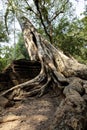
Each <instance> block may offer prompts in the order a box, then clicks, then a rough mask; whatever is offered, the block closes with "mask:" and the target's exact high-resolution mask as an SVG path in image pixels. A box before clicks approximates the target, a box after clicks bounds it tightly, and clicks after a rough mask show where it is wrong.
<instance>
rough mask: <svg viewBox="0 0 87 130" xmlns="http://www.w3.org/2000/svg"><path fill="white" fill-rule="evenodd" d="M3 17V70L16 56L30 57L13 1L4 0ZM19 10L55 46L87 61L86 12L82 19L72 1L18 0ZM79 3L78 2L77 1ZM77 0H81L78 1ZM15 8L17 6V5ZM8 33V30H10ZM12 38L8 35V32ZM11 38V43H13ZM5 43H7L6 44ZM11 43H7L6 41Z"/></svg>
mask: <svg viewBox="0 0 87 130" xmlns="http://www.w3.org/2000/svg"><path fill="white" fill-rule="evenodd" d="M1 2H2V10H0V12H1V16H0V17H1V20H0V23H1V24H0V30H1V31H0V65H1V67H0V70H2V69H3V68H4V67H5V66H6V65H8V64H9V63H10V62H11V61H12V60H13V59H20V58H29V57H28V54H27V53H25V52H26V48H25V46H24V40H23V36H22V34H21V32H20V31H19V32H18V31H17V27H16V25H17V19H16V14H15V12H14V9H13V7H12V6H13V5H12V3H13V0H9V1H6V0H5V1H4V3H3V1H2V0H1ZM15 2H17V3H18V8H19V10H20V11H22V12H23V13H24V15H25V16H27V17H28V18H29V19H30V20H31V21H32V23H33V24H34V25H35V27H36V28H37V30H38V32H39V33H41V34H42V35H43V36H44V37H45V38H46V39H48V40H49V41H50V42H51V44H53V45H54V46H55V47H56V48H60V49H61V50H62V51H63V52H64V53H65V54H66V55H68V56H73V57H75V58H76V59H77V60H78V61H80V62H81V63H85V64H86V63H87V59H86V57H87V31H86V30H87V14H86V4H85V6H84V8H85V10H84V12H82V13H83V17H81V18H79V17H78V16H77V15H76V13H75V9H74V5H73V3H72V2H71V1H69V0H62V1H60V0H43V1H38V2H37V1H35V0H34V1H31V2H30V1H28V0H22V1H21V2H20V0H15ZM76 2H77V1H76ZM77 3H78V2H77ZM15 9H16V8H15ZM7 32H8V33H7ZM8 34H9V35H10V37H9V35H8ZM10 39H12V43H13V44H11V42H10ZM3 42H4V44H3ZM7 43H8V44H7Z"/></svg>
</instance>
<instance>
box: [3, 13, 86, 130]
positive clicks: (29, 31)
mask: <svg viewBox="0 0 87 130" xmlns="http://www.w3.org/2000/svg"><path fill="white" fill-rule="evenodd" d="M17 19H18V21H19V23H20V25H21V28H22V31H23V36H24V40H25V45H26V48H27V50H28V53H29V56H30V58H31V60H37V61H40V63H41V71H40V73H39V74H38V75H37V76H36V77H35V78H34V79H32V80H29V81H27V82H24V83H22V84H19V85H16V86H14V87H12V88H10V89H9V90H7V91H5V92H4V93H3V94H2V95H3V96H6V97H8V98H10V100H12V99H14V98H15V97H25V96H35V95H38V96H39V97H40V96H42V95H43V94H45V93H47V92H48V91H49V90H54V91H57V92H58V94H62V95H64V96H65V97H64V98H63V100H62V101H61V103H60V105H59V106H58V109H57V111H56V113H55V120H54V121H53V124H52V126H50V128H49V130H65V129H66V130H86V129H87V125H86V124H87V120H86V118H87V112H86V107H87V67H86V65H83V64H80V63H78V62H77V61H76V60H75V59H74V58H73V57H67V56H66V55H64V54H63V52H62V51H61V50H59V49H56V48H55V47H54V46H53V45H52V44H50V43H49V42H48V41H47V40H45V39H44V38H43V37H42V36H41V35H40V34H39V33H38V32H37V30H36V29H35V28H34V26H33V25H32V24H31V22H30V21H29V20H28V19H27V18H25V17H24V16H22V15H21V14H20V15H17ZM9 95H11V96H9Z"/></svg>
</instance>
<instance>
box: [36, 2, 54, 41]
mask: <svg viewBox="0 0 87 130" xmlns="http://www.w3.org/2000/svg"><path fill="white" fill-rule="evenodd" d="M34 3H35V6H36V8H37V11H38V12H39V15H40V20H41V23H42V25H43V27H44V31H45V33H46V34H47V36H48V37H49V39H50V42H51V43H52V38H51V36H50V34H49V33H48V31H47V27H46V26H45V24H44V21H43V18H42V14H41V11H40V8H39V2H38V0H34Z"/></svg>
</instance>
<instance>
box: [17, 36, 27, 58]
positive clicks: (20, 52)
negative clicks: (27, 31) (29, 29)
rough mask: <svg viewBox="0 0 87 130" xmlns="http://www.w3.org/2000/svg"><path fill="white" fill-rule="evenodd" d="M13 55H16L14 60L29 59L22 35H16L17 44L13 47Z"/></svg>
mask: <svg viewBox="0 0 87 130" xmlns="http://www.w3.org/2000/svg"><path fill="white" fill-rule="evenodd" d="M15 54H16V56H15V58H16V59H22V58H25V59H29V56H28V52H27V49H26V47H25V45H24V40H23V36H22V34H19V35H18V43H17V44H16V47H15Z"/></svg>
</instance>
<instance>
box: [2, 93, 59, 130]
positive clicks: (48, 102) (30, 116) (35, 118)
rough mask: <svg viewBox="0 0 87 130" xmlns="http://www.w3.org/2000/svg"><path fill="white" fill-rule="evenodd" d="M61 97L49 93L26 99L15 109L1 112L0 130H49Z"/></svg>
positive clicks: (17, 102)
mask: <svg viewBox="0 0 87 130" xmlns="http://www.w3.org/2000/svg"><path fill="white" fill-rule="evenodd" d="M60 99H61V97H60V96H59V97H57V96H55V94H54V93H49V94H46V95H44V96H43V97H41V98H35V97H33V98H25V99H24V100H22V101H16V103H15V105H14V106H13V107H7V108H6V109H3V108H2V109H1V108H0V109H1V110H0V130H48V128H49V126H50V124H51V123H52V121H53V119H54V113H55V111H56V108H57V107H58V105H59V103H60Z"/></svg>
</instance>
